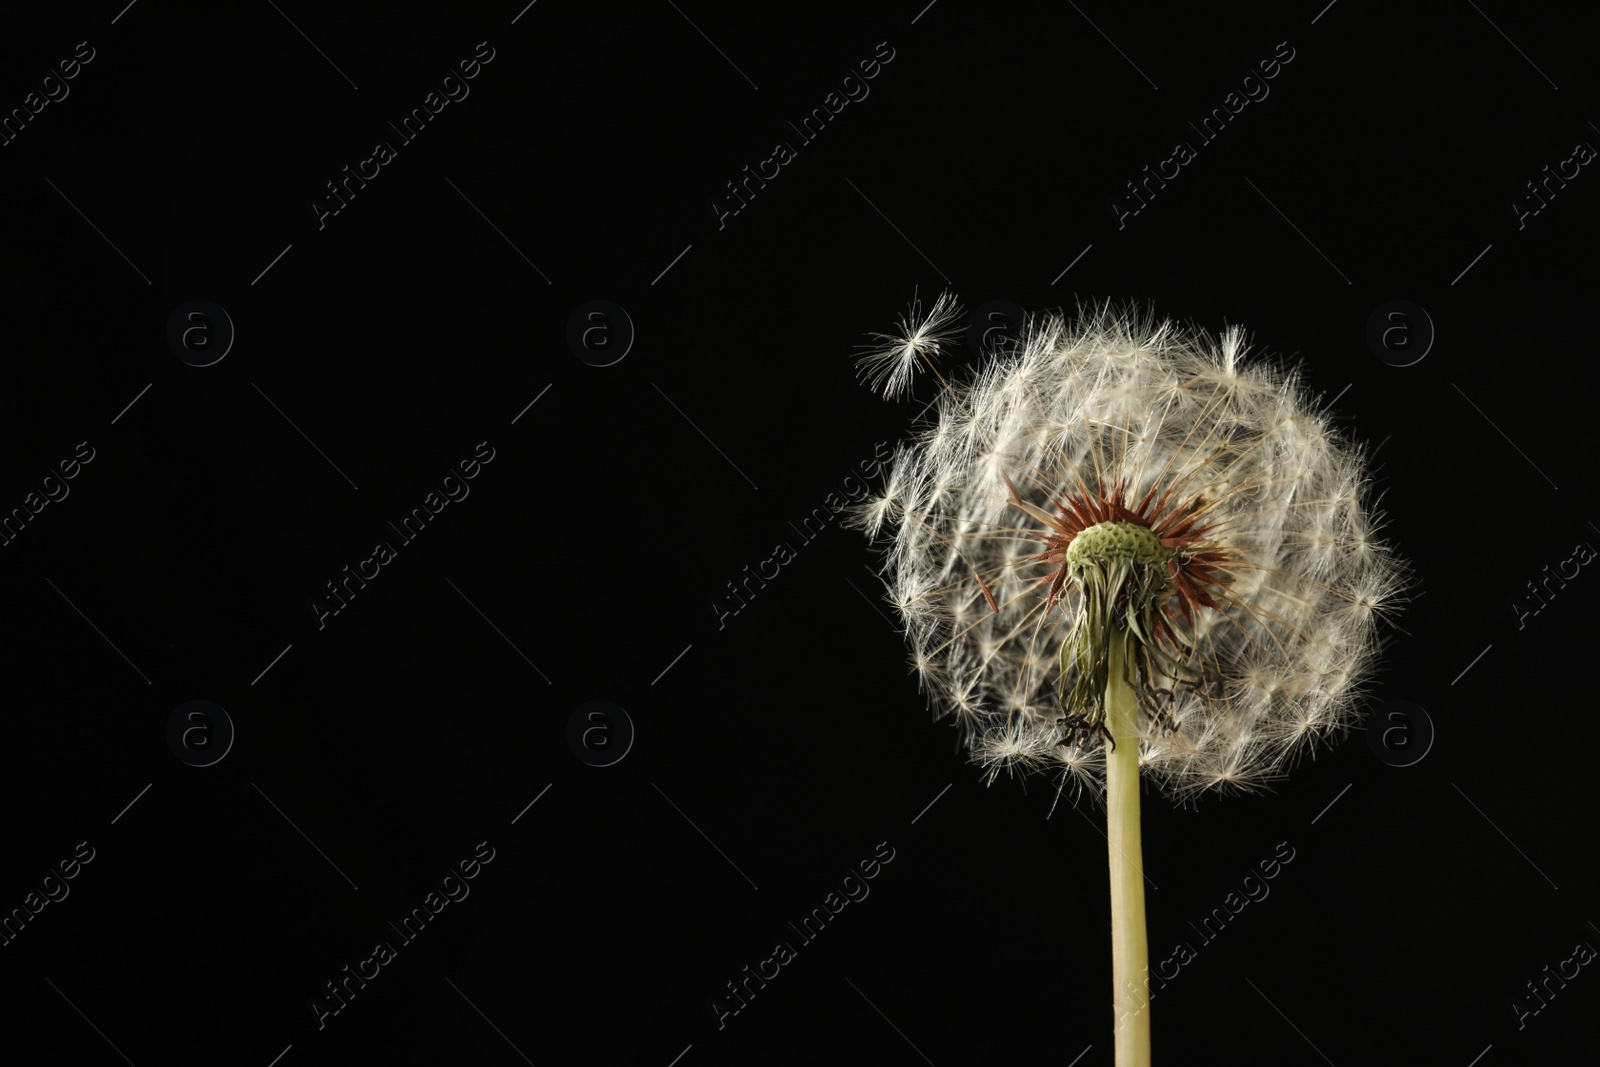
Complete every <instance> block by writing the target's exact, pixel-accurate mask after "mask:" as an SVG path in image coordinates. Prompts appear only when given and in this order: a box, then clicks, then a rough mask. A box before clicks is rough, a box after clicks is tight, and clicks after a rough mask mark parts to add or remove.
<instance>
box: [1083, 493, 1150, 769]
mask: <svg viewBox="0 0 1600 1067" xmlns="http://www.w3.org/2000/svg"><path fill="white" fill-rule="evenodd" d="M1171 558H1172V550H1171V549H1169V548H1165V547H1163V546H1162V544H1161V537H1160V535H1159V534H1157V533H1155V532H1154V531H1153V530H1151V529H1150V528H1149V527H1147V526H1140V525H1139V524H1138V523H1132V522H1121V521H1110V522H1100V523H1096V524H1095V525H1093V526H1090V527H1087V528H1086V529H1083V530H1080V531H1079V532H1078V533H1077V535H1076V536H1074V537H1073V539H1072V542H1071V543H1070V544H1068V545H1067V552H1066V568H1067V575H1068V576H1069V577H1070V578H1071V579H1072V581H1073V582H1074V583H1075V584H1076V585H1077V586H1078V588H1079V591H1080V594H1081V595H1080V598H1079V607H1078V612H1077V614H1076V616H1075V617H1074V618H1073V620H1072V624H1071V627H1070V629H1069V630H1068V632H1067V634H1066V637H1065V639H1064V640H1063V641H1062V644H1061V683H1060V695H1059V699H1060V703H1061V710H1062V712H1063V713H1064V714H1065V719H1066V725H1067V726H1068V727H1069V728H1072V729H1074V731H1076V729H1078V728H1084V729H1088V730H1092V731H1097V732H1099V733H1101V734H1102V735H1103V736H1105V737H1106V738H1107V740H1109V739H1110V733H1109V731H1108V730H1107V728H1106V725H1105V723H1106V709H1105V702H1104V696H1105V693H1106V685H1107V682H1108V681H1109V678H1110V672H1111V669H1112V668H1111V655H1110V652H1111V645H1112V644H1113V642H1115V643H1118V644H1119V645H1122V646H1123V647H1124V648H1125V649H1126V654H1127V662H1126V663H1125V665H1124V667H1123V670H1124V671H1125V672H1127V673H1126V675H1125V678H1126V680H1127V681H1128V682H1129V683H1130V684H1132V685H1133V686H1134V688H1135V689H1136V690H1138V691H1139V693H1140V700H1142V701H1146V702H1148V701H1149V700H1150V697H1149V696H1148V694H1145V693H1144V692H1143V689H1144V687H1143V685H1142V684H1141V683H1142V682H1143V681H1144V680H1145V678H1146V676H1147V675H1148V673H1149V671H1150V668H1151V666H1152V665H1154V666H1160V667H1166V666H1167V665H1168V663H1169V660H1168V658H1167V657H1166V656H1165V655H1164V654H1163V652H1162V650H1161V648H1160V647H1159V644H1158V642H1157V640H1156V635H1157V632H1158V630H1159V628H1160V626H1161V625H1162V622H1161V612H1162V605H1163V604H1164V603H1165V601H1166V600H1167V599H1168V598H1169V597H1171V596H1172V594H1173V583H1172V581H1171V580H1170V579H1169V576H1168V573H1167V569H1168V567H1169V566H1170V564H1169V562H1168V561H1169V560H1170V559H1171ZM1119 662H1122V661H1121V660H1120V659H1119ZM1147 710H1148V711H1151V712H1154V710H1155V709H1154V707H1151V708H1148V709H1147Z"/></svg>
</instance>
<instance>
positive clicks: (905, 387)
mask: <svg viewBox="0 0 1600 1067" xmlns="http://www.w3.org/2000/svg"><path fill="white" fill-rule="evenodd" d="M960 314H961V308H960V307H959V306H958V305H957V304H956V302H955V298H954V297H952V296H951V295H950V294H949V293H940V294H939V298H938V299H937V300H935V301H934V302H933V307H931V308H929V309H928V313H927V314H926V315H923V314H922V305H921V304H920V303H919V302H917V301H915V300H913V301H912V304H911V309H910V311H909V312H907V314H906V315H905V316H903V317H902V318H901V319H900V332H899V333H896V334H888V333H875V334H872V335H871V336H872V337H873V338H874V339H876V340H877V342H878V344H876V345H864V346H863V347H864V348H868V349H869V351H868V352H867V353H866V354H865V355H862V356H861V357H859V358H858V359H857V360H856V365H857V368H858V373H859V374H860V375H861V376H862V377H864V378H866V379H867V381H868V383H869V384H870V385H871V386H872V389H873V391H874V392H881V393H882V394H883V395H884V396H886V397H889V398H890V399H895V398H897V397H899V396H902V395H904V394H906V393H909V392H910V391H911V381H912V379H913V378H914V377H915V376H916V373H917V363H918V361H919V360H920V361H921V362H922V363H923V364H925V365H927V367H928V368H929V369H930V370H933V371H934V373H935V374H937V373H938V370H937V368H936V367H935V361H936V360H937V359H938V358H939V356H940V355H941V354H942V352H943V349H944V345H945V344H946V343H947V342H949V341H950V340H951V339H952V338H953V337H955V336H956V335H957V334H958V333H959V331H957V330H952V329H951V328H950V326H951V324H952V323H953V322H955V320H956V318H957V317H958V316H960Z"/></svg>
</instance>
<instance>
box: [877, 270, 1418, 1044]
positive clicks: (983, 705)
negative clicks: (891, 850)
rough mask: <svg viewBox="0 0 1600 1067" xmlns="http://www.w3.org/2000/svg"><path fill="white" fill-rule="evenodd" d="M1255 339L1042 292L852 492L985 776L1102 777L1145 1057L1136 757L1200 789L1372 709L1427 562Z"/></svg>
mask: <svg viewBox="0 0 1600 1067" xmlns="http://www.w3.org/2000/svg"><path fill="white" fill-rule="evenodd" d="M940 299H941V303H942V302H943V299H944V298H943V297H941V298H940ZM934 310H935V312H937V311H939V310H940V305H939V304H936V305H935V309H934ZM933 322H934V317H933V316H931V315H930V317H929V319H928V320H926V321H923V322H921V323H903V324H902V325H903V326H905V327H906V330H905V336H904V337H903V338H902V339H901V343H902V344H903V345H904V347H905V349H911V348H913V347H915V346H916V345H918V344H924V345H925V344H926V343H927V342H926V340H925V338H926V337H927V336H928V335H929V328H930V326H931V325H932V324H933ZM947 325H948V323H947V322H940V323H939V324H938V326H939V328H944V327H945V326H947ZM919 339H923V340H919ZM885 340H886V341H889V340H892V339H885ZM891 350H892V347H891V348H885V349H883V350H882V352H884V353H887V352H889V351H891ZM1246 356H1247V346H1246V342H1245V337H1244V334H1243V333H1242V331H1240V330H1239V329H1238V328H1237V327H1234V328H1229V329H1228V330H1226V331H1225V332H1224V333H1223V334H1222V336H1221V337H1220V338H1213V337H1211V336H1209V335H1207V334H1205V333H1204V332H1202V331H1199V330H1196V329H1189V328H1184V327H1180V326H1178V325H1177V324H1175V323H1173V322H1171V321H1158V320H1156V319H1154V318H1152V317H1150V316H1148V315H1145V314H1141V313H1140V312H1138V311H1135V310H1132V309H1114V308H1112V307H1111V306H1110V305H1102V306H1100V307H1098V308H1087V309H1085V308H1080V309H1079V316H1078V319H1077V321H1075V322H1068V321H1067V320H1065V319H1064V318H1062V317H1061V316H1059V315H1054V314H1049V315H1040V316H1034V317H1033V318H1031V319H1030V321H1029V322H1028V324H1027V326H1026V328H1025V330H1024V332H1023V336H1022V337H1021V339H1020V343H1019V344H1017V345H1016V346H1014V347H1013V348H1011V349H1010V350H1008V351H1006V352H1004V353H1002V354H1001V355H1000V356H999V357H998V358H996V359H994V360H992V361H991V362H989V363H988V364H986V365H984V366H982V367H981V368H979V369H978V370H976V371H975V372H972V373H970V374H968V375H967V376H966V377H965V378H964V379H963V380H961V381H959V382H955V383H946V392H945V394H944V395H941V396H940V398H939V401H940V406H939V410H938V412H937V413H936V415H934V416H932V417H931V418H929V419H927V420H925V421H924V423H923V424H922V425H921V426H920V427H919V428H918V429H917V430H916V431H915V432H914V434H913V436H912V438H911V439H910V440H909V441H908V442H906V443H903V444H902V445H901V446H900V448H899V449H898V450H897V452H896V455H895V457H894V460H893V466H892V467H891V469H890V473H889V476H888V479H887V483H886V487H885V489H884V491H883V492H882V493H881V494H879V495H878V496H877V497H876V498H875V499H872V500H869V501H867V502H866V503H864V504H863V505H862V507H861V508H860V509H858V511H857V512H856V513H855V514H854V516H853V520H852V521H853V522H854V524H855V525H857V526H858V527H860V528H863V529H864V530H865V531H866V532H867V533H868V534H869V535H870V536H873V537H875V538H879V539H881V540H883V541H886V545H885V560H884V575H885V582H886V584H887V585H888V588H889V591H890V593H891V600H892V601H893V602H894V603H895V604H896V606H897V607H898V608H899V611H900V614H901V618H902V620H903V622H904V624H905V632H906V637H907V641H908V643H909V645H910V649H911V657H910V658H911V661H912V663H913V664H914V665H915V667H916V669H917V671H918V673H919V674H920V676H921V681H922V685H923V688H924V690H925V691H926V692H928V694H929V697H930V700H931V702H932V703H933V704H934V706H935V709H936V712H937V716H938V717H941V718H942V717H950V718H953V719H954V720H955V722H956V723H957V724H958V726H959V727H960V728H961V730H962V734H963V737H964V739H965V741H966V742H967V745H968V747H969V749H970V750H971V758H972V760H973V761H974V762H976V763H977V764H979V765H980V766H981V767H982V768H984V769H985V770H986V771H987V778H988V779H989V780H990V781H993V779H994V777H995V776H996V775H998V774H999V773H1001V772H1002V771H1005V772H1018V773H1020V772H1024V771H1029V770H1035V769H1040V768H1050V769H1052V770H1054V771H1055V772H1056V773H1057V774H1058V775H1059V781H1060V787H1061V789H1067V788H1069V787H1070V789H1071V791H1072V792H1073V794H1074V796H1077V795H1084V794H1087V795H1089V796H1090V797H1092V798H1093V799H1095V800H1097V801H1103V802H1104V803H1105V805H1106V812H1107V823H1108V835H1107V836H1108V840H1109V841H1110V846H1111V847H1110V851H1109V859H1110V867H1111V888H1112V928H1113V971H1114V973H1113V981H1114V988H1115V990H1116V1004H1117V1009H1118V1020H1119V1021H1118V1026H1117V1033H1116V1042H1117V1050H1118V1051H1117V1063H1118V1064H1119V1067H1121V1065H1127V1064H1147V1063H1148V1062H1149V1017H1148V1010H1147V1009H1146V1008H1145V1005H1144V1002H1143V1001H1142V1000H1140V999H1139V997H1138V994H1137V992H1136V990H1139V989H1145V990H1147V989H1148V975H1147V958H1146V946H1145V923H1144V895H1143V875H1142V873H1141V864H1142V852H1141V846H1140V836H1139V777H1140V774H1141V772H1142V773H1143V774H1144V775H1146V776H1147V777H1148V778H1149V779H1150V780H1151V781H1152V782H1153V783H1155V785H1156V787H1157V788H1159V789H1160V790H1161V791H1162V792H1163V793H1164V794H1165V795H1166V796H1167V797H1168V798H1169V799H1171V800H1172V801H1174V802H1177V803H1180V804H1189V803H1193V802H1195V801H1196V800H1197V799H1198V798H1199V797H1200V796H1202V795H1205V794H1208V793H1235V792H1245V791H1251V790H1258V789H1261V788H1263V787H1264V786H1265V785H1266V784H1267V783H1269V782H1272V781H1274V780H1277V779H1279V778H1281V777H1283V775H1284V774H1285V773H1286V771H1287V770H1288V769H1289V768H1290V767H1291V766H1292V765H1293V764H1294V763H1295V762H1296V761H1297V760H1298V759H1299V757H1300V756H1301V755H1302V754H1303V753H1305V752H1308V751H1313V750H1314V748H1315V746H1316V745H1317V744H1318V743H1319V742H1323V741H1326V740H1327V739H1329V738H1331V737H1333V736H1335V735H1338V734H1339V733H1341V732H1342V731H1344V730H1345V729H1347V728H1348V727H1349V726H1350V725H1352V724H1353V723H1354V722H1355V721H1356V720H1357V719H1358V717H1359V714H1360V712H1359V709H1358V705H1359V703H1360V699H1361V698H1362V697H1363V696H1364V693H1363V692H1362V686H1363V682H1364V679H1365V677H1366V676H1367V675H1368V674H1369V673H1370V671H1371V669H1372V667H1373V666H1374V665H1375V661H1376V657H1377V654H1378V650H1379V646H1380V643H1381V642H1380V640H1379V638H1378V634H1377V624H1378V623H1379V622H1380V621H1381V620H1384V619H1386V618H1388V617H1389V616H1391V615H1392V614H1393V613H1394V612H1395V611H1397V610H1398V607H1399V605H1400V604H1401V603H1402V601H1403V599H1404V597H1405V594H1406V593H1407V591H1408V590H1409V587H1410V579H1409V568H1408V566H1407V565H1406V564H1405V563H1404V561H1402V560H1401V559H1400V558H1399V557H1398V556H1396V555H1395V553H1394V552H1393V551H1392V549H1391V548H1390V547H1389V546H1387V545H1386V544H1385V543H1384V542H1382V541H1381V540H1380V539H1379V538H1378V536H1377V533H1378V530H1379V527H1380V516H1379V515H1378V514H1377V513H1376V512H1375V510H1374V509H1373V508H1372V506H1371V503H1370V501H1369V496H1370V490H1371V476H1370V474H1369V472H1368V467H1367V458H1366V455H1365V453H1364V451H1363V449H1362V448H1360V447H1358V446H1357V445H1355V444H1354V443H1352V442H1351V441H1349V440H1348V439H1346V438H1345V436H1344V435H1343V434H1341V433H1340V432H1339V431H1338V430H1337V429H1336V428H1335V427H1334V426H1333V425H1332V423H1331V420H1330V418H1329V416H1328V414H1327V413H1326V412H1325V411H1322V410H1318V409H1317V408H1316V407H1315V406H1314V405H1312V404H1311V403H1310V402H1309V401H1308V399H1307V397H1306V393H1305V389H1304V386H1303V384H1302V382H1301V380H1300V374H1299V371H1298V370H1283V369H1280V368H1278V367H1276V366H1274V365H1273V364H1271V363H1267V362H1263V361H1254V360H1249V359H1247V358H1246ZM879 358H880V361H881V360H884V359H886V358H887V357H886V356H883V355H880V357H879ZM885 365H886V364H885V363H883V362H880V363H879V364H877V365H876V366H877V367H878V369H879V370H880V372H881V371H882V369H883V367H884V366H885ZM909 365H910V360H909V358H908V357H907V358H904V359H903V361H902V362H901V363H898V364H896V365H895V369H894V373H893V374H890V375H889V376H888V381H889V386H890V387H891V388H892V387H895V386H896V385H898V386H899V387H901V388H904V387H905V385H906V384H907V382H908V377H907V372H905V370H904V368H905V367H907V366H909ZM897 375H898V377H897ZM881 378H882V375H881V374H880V380H881ZM1061 789H1058V792H1057V796H1058V799H1059V795H1060V791H1061Z"/></svg>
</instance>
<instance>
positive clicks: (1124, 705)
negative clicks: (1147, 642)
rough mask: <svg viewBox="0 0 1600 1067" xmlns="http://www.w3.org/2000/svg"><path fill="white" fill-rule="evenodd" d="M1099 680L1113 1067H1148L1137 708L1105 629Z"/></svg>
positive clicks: (1120, 635) (1115, 638) (1121, 652)
mask: <svg viewBox="0 0 1600 1067" xmlns="http://www.w3.org/2000/svg"><path fill="white" fill-rule="evenodd" d="M1108 636H1109V637H1110V645H1111V648H1110V660H1111V663H1110V667H1111V669H1110V671H1109V673H1108V677H1107V681H1106V720H1107V722H1106V725H1107V726H1108V728H1109V729H1110V730H1111V739H1112V741H1113V742H1115V745H1116V747H1115V749H1113V750H1109V751H1108V752H1107V753H1106V839H1107V841H1109V842H1110V849H1109V851H1108V857H1109V859H1110V863H1111V977H1112V989H1113V994H1114V995H1113V1004H1114V1007H1115V1010H1116V1015H1117V1021H1116V1027H1115V1033H1116V1048H1117V1058H1116V1067H1150V1007H1149V1000H1148V997H1147V993H1148V990H1149V988H1150V982H1149V969H1150V959H1149V957H1150V953H1149V948H1148V946H1147V944H1146V940H1145V919H1144V874H1143V868H1144V855H1143V848H1142V846H1141V845H1140V840H1139V726H1138V723H1139V718H1138V715H1139V711H1138V701H1137V699H1136V697H1135V694H1134V691H1133V687H1132V686H1131V685H1129V684H1128V680H1127V678H1126V677H1125V676H1124V672H1125V671H1126V670H1127V667H1126V666H1125V663H1126V655H1127V647H1128V635H1127V634H1126V633H1125V632H1119V631H1116V630H1112V631H1111V633H1110V634H1109V635H1108Z"/></svg>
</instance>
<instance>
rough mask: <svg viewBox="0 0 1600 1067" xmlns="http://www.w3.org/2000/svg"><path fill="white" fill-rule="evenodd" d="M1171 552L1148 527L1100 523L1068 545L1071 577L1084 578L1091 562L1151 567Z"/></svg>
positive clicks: (1121, 523)
mask: <svg viewBox="0 0 1600 1067" xmlns="http://www.w3.org/2000/svg"><path fill="white" fill-rule="evenodd" d="M1170 555H1172V551H1171V550H1170V549H1166V548H1162V547H1161V539H1160V538H1159V537H1157V536H1156V534H1155V532H1154V531H1153V530H1151V529H1150V528H1149V527H1148V526H1140V525H1138V524H1136V523H1131V522H1101V523H1096V524H1095V525H1093V526H1091V527H1089V528H1088V529H1087V530H1083V531H1081V532H1079V534H1078V535H1077V536H1076V537H1074V538H1073V539H1072V543H1071V544H1070V545H1068V546H1067V566H1068V568H1069V573H1070V574H1071V575H1072V577H1073V578H1075V579H1080V580H1081V578H1082V573H1083V570H1084V568H1085V567H1086V566H1088V565H1090V564H1099V565H1100V566H1102V567H1104V566H1106V565H1108V564H1117V563H1121V564H1124V565H1128V566H1138V565H1140V564H1143V565H1146V566H1151V565H1156V564H1161V563H1165V562H1166V561H1167V557H1168V556H1170Z"/></svg>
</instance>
